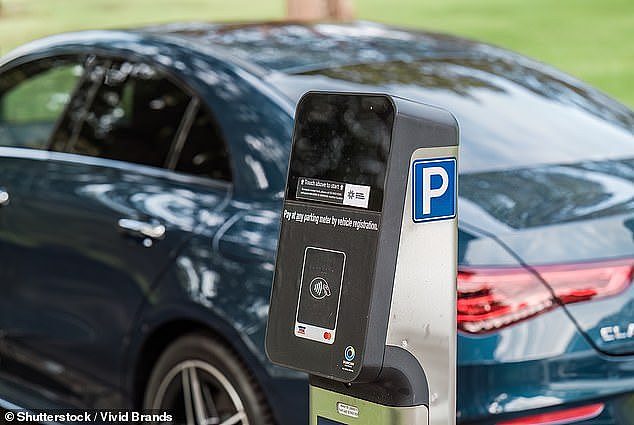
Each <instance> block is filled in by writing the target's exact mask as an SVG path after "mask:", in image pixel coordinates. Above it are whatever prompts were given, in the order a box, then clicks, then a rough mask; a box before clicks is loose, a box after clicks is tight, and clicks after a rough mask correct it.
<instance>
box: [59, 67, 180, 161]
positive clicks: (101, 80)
mask: <svg viewBox="0 0 634 425" xmlns="http://www.w3.org/2000/svg"><path fill="white" fill-rule="evenodd" d="M87 73H89V75H88V77H89V78H87V79H86V82H85V84H84V85H82V87H81V88H80V92H82V94H81V95H80V96H79V97H78V99H76V101H75V100H74V101H73V105H71V107H70V108H69V112H68V114H67V116H66V117H65V119H64V121H63V122H62V124H61V125H60V128H59V130H58V132H57V133H56V134H55V137H54V140H53V149H55V150H59V151H66V152H71V153H77V154H82V155H89V156H93V157H99V158H107V159H114V160H120V161H126V162H132V163H137V164H143V165H150V166H154V167H164V166H165V164H166V161H167V157H168V153H169V152H170V147H171V145H172V142H173V140H174V137H175V135H176V133H177V131H178V128H179V125H180V122H181V120H182V118H183V115H184V112H185V110H186V108H187V105H188V104H189V102H190V100H191V96H189V95H188V94H187V93H185V92H184V91H183V90H181V89H180V88H179V87H177V86H176V85H175V84H174V83H172V82H171V81H170V80H168V79H167V78H166V77H165V76H164V75H162V74H161V73H160V72H159V71H157V70H156V69H155V68H153V67H151V66H149V65H147V64H144V63H133V62H128V61H117V62H109V61H102V62H99V61H98V62H96V63H95V64H93V65H92V66H90V67H89V68H88V70H87Z"/></svg>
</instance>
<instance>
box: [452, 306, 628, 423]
mask: <svg viewBox="0 0 634 425" xmlns="http://www.w3.org/2000/svg"><path fill="white" fill-rule="evenodd" d="M458 353H459V368H458V421H459V422H460V423H462V424H478V425H484V424H497V423H498V422H503V421H505V420H510V419H513V418H519V417H526V416H530V415H533V414H537V413H539V412H547V411H551V410H557V409H563V408H566V407H569V406H570V407H574V406H579V405H588V404H593V403H598V402H604V403H606V408H605V409H604V412H603V413H601V414H600V415H599V416H598V417H597V418H596V419H592V420H590V421H584V422H580V423H583V424H593V425H595V424H619V425H621V424H628V425H630V424H634V357H625V356H623V357H618V356H606V355H604V354H601V353H599V352H598V351H597V350H596V349H595V348H594V347H593V346H592V345H591V344H590V343H589V342H588V341H587V339H586V338H585V337H584V336H583V335H581V334H580V333H579V331H578V330H577V328H576V326H575V325H574V324H573V323H572V321H571V320H570V319H569V318H568V317H567V316H566V314H565V312H564V311H563V309H557V310H553V311H551V312H550V313H547V314H544V315H541V316H538V317H536V318H533V319H531V320H528V321H526V322H523V323H520V324H517V325H515V326H511V327H509V328H506V329H504V330H502V331H501V332H497V333H492V334H487V335H483V336H471V335H465V334H460V335H459V339H458ZM628 420H629V422H628ZM573 423H574V422H573Z"/></svg>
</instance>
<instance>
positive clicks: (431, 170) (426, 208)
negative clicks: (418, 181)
mask: <svg viewBox="0 0 634 425" xmlns="http://www.w3.org/2000/svg"><path fill="white" fill-rule="evenodd" d="M432 176H440V178H441V179H442V183H441V185H440V187H438V188H436V189H432V188H431V177H432ZM448 186H449V176H448V175H447V171H445V169H444V168H442V167H427V168H423V214H431V200H432V198H439V197H441V196H442V195H444V194H445V192H446V191H447V187H448Z"/></svg>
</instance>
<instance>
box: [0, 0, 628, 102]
mask: <svg viewBox="0 0 634 425" xmlns="http://www.w3.org/2000/svg"><path fill="white" fill-rule="evenodd" d="M0 2H1V3H2V12H1V13H0V52H1V53H6V52H7V51H8V50H9V49H11V48H13V47H15V46H17V45H19V44H21V43H24V42H26V41H29V40H32V39H34V38H37V37H41V36H44V35H47V34H53V33H57V32H62V31H70V30H78V29H88V28H111V27H126V26H134V25H140V24H149V23H155V22H165V21H178V20H181V21H182V20H209V21H227V20H254V19H258V20H259V19H280V18H282V17H283V16H284V10H285V1H284V0H0ZM355 3H356V5H357V9H358V15H359V18H361V19H367V20H373V21H380V22H388V23H394V24H398V25H403V26H409V27H416V28H424V29H430V30H438V31H443V32H450V33H454V34H461V35H466V36H469V37H472V38H476V39H479V40H483V41H488V42H491V43H494V44H497V45H500V46H504V47H507V48H510V49H513V50H516V51H518V52H521V53H524V54H527V55H529V56H532V57H534V58H536V59H539V60H541V61H544V62H548V63H550V64H553V65H555V66H557V67H558V68H560V69H562V70H564V71H567V72H569V73H571V74H573V75H575V76H577V77H579V78H581V79H583V80H585V81H588V82H590V83H592V84H594V85H596V86H598V87H599V88H601V89H603V90H604V91H606V92H608V93H609V94H611V95H613V96H614V97H616V98H617V99H619V100H621V101H623V102H624V103H626V104H628V105H630V106H634V1H632V0H530V1H527V0H356V1H355Z"/></svg>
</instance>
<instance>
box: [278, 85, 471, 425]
mask: <svg viewBox="0 0 634 425" xmlns="http://www.w3.org/2000/svg"><path fill="white" fill-rule="evenodd" d="M457 156H458V126H457V123H456V120H455V119H454V118H453V116H452V115H451V114H450V113H449V112H446V111H444V110H442V109H439V108H435V107H432V106H428V105H423V104H420V103H415V102H412V101H409V100H405V99H402V98H398V97H394V96H388V95H383V94H353V93H324V92H309V93H307V94H306V95H304V96H303V97H302V99H301V100H300V102H299V105H298V107H297V112H296V120H295V129H294V135H293V144H292V150H291V157H290V163H289V172H288V179H287V185H286V192H285V198H284V206H283V211H282V217H281V230H280V239H279V246H278V252H277V261H276V267H275V278H274V283H273V290H272V296H271V307H270V314H269V323H268V328H267V337H266V349H267V354H268V356H269V357H270V359H271V360H272V361H273V362H274V363H277V364H279V365H282V366H286V367H290V368H294V369H298V370H302V371H306V372H308V373H309V374H310V375H311V424H312V425H342V424H343V425H348V424H366V425H367V424H405V423H407V424H416V425H418V424H427V423H431V424H437V425H440V424H443V425H446V424H453V423H455V367H456V366H455V362H456V359H455V357H456V356H455V350H456V319H455V316H456V309H455V302H456V301H455V297H456V288H455V285H456V257H457V221H456V212H457V171H458V169H457Z"/></svg>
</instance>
